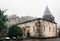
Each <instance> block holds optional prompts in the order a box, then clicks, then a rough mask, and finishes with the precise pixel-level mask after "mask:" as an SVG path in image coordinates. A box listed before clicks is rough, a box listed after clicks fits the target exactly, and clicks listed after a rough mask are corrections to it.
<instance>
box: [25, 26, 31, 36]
mask: <svg viewBox="0 0 60 41" xmlns="http://www.w3.org/2000/svg"><path fill="white" fill-rule="evenodd" d="M25 35H26V37H30V26H26V30H25Z"/></svg>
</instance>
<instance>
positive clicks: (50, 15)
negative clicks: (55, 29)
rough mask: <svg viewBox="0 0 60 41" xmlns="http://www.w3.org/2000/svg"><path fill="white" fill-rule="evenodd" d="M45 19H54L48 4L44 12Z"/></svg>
mask: <svg viewBox="0 0 60 41" xmlns="http://www.w3.org/2000/svg"><path fill="white" fill-rule="evenodd" d="M43 19H46V20H49V21H54V16H53V15H52V14H51V12H50V10H49V8H48V6H47V7H46V10H45V12H44V15H43Z"/></svg>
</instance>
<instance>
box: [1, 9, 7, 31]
mask: <svg viewBox="0 0 60 41" xmlns="http://www.w3.org/2000/svg"><path fill="white" fill-rule="evenodd" d="M4 12H5V10H4V11H3V10H1V9H0V31H2V30H3V29H4V28H6V27H7V26H6V25H5V23H6V21H7V20H8V18H7V15H4Z"/></svg>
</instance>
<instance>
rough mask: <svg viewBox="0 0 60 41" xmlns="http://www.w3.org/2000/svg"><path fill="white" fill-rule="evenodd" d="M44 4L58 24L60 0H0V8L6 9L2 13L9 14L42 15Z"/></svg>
mask: <svg viewBox="0 0 60 41" xmlns="http://www.w3.org/2000/svg"><path fill="white" fill-rule="evenodd" d="M46 6H48V8H49V9H50V11H51V13H52V15H53V16H54V17H55V21H56V22H57V23H58V25H60V0H0V8H1V9H3V10H4V9H8V10H7V11H6V12H5V13H4V14H6V15H9V16H10V15H12V14H16V15H18V16H19V17H21V16H33V17H42V16H43V13H44V11H45V8H46Z"/></svg>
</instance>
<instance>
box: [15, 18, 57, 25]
mask: <svg viewBox="0 0 60 41" xmlns="http://www.w3.org/2000/svg"><path fill="white" fill-rule="evenodd" d="M40 19H41V20H45V19H43V18H36V19H32V20H29V21H26V22H21V23H18V24H16V25H19V24H24V23H28V22H31V21H35V20H40ZM45 21H48V20H45ZM48 22H50V21H48ZM51 23H55V22H51ZM55 24H57V23H55Z"/></svg>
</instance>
